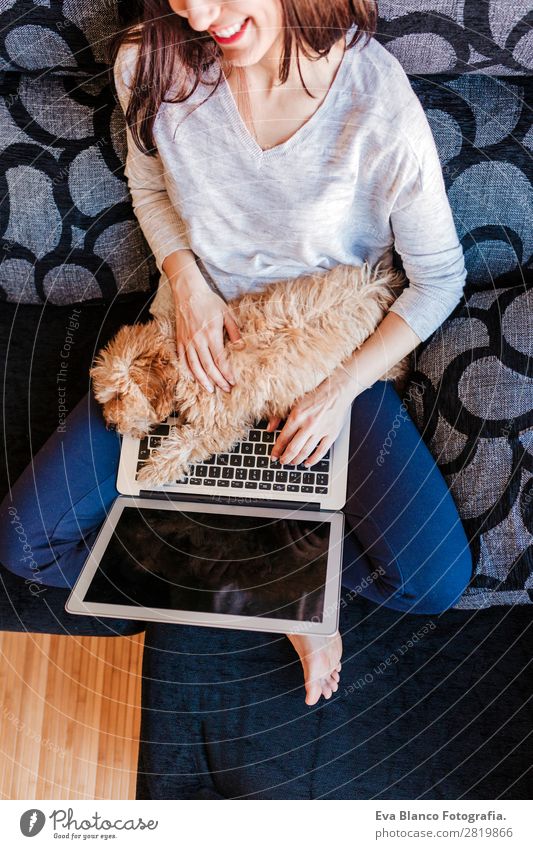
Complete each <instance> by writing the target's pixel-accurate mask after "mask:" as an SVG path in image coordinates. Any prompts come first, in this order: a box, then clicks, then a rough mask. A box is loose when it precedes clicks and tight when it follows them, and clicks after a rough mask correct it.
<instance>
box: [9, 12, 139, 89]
mask: <svg viewBox="0 0 533 849" xmlns="http://www.w3.org/2000/svg"><path fill="white" fill-rule="evenodd" d="M140 2H141V0H59V2H57V0H55V2H53V3H50V2H46V0H45V2H43V0H0V71H1V70H9V71H25V72H29V73H36V74H39V75H42V73H43V72H52V73H55V74H61V73H66V74H73V73H79V74H84V75H86V76H91V77H92V76H95V75H98V74H102V73H105V69H106V67H107V45H108V38H109V36H110V35H111V34H113V33H114V32H116V30H117V29H119V28H120V26H121V25H124V24H125V23H127V22H128V21H129V20H130V19H131V18H132V17H133V16H134V15H135V14H136V13H137V11H138V7H139V5H140Z"/></svg>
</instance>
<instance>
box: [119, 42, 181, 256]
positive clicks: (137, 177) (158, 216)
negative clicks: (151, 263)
mask: <svg viewBox="0 0 533 849" xmlns="http://www.w3.org/2000/svg"><path fill="white" fill-rule="evenodd" d="M137 51H138V45H136V44H124V45H122V47H121V48H120V49H119V51H118V54H117V58H116V60H115V65H114V68H113V74H114V79H115V87H116V90H117V95H118V98H119V101H120V105H121V107H122V110H123V112H124V114H125V113H126V109H127V107H128V102H129V99H130V97H131V84H132V80H133V74H134V70H135V62H136V58H137ZM126 141H127V155H126V167H125V171H124V173H125V175H126V178H127V180H128V186H129V189H130V193H131V198H132V203H133V211H134V212H135V216H136V218H137V220H138V222H139V224H140V226H141V230H142V232H143V234H144V236H145V238H146V241H147V242H148V244H149V246H150V249H151V251H152V253H153V255H154V259H155V262H156V265H157V268H158V270H159V271H160V272H161V271H163V263H164V261H165V259H166V258H167V257H168V256H170V254H173V253H174V252H176V251H184V252H187V254H189V253H190V250H189V243H188V240H187V234H186V227H185V224H184V222H183V221H182V219H181V218H180V216H179V215H178V213H177V212H176V209H175V207H174V206H173V205H172V203H171V202H170V198H169V196H168V193H167V187H166V183H165V174H164V167H163V163H162V161H161V157H160V156H159V154H158V153H156V155H155V156H148V155H147V154H145V153H142V151H140V150H139V148H138V147H137V145H136V144H135V142H134V140H133V136H132V134H131V131H130V129H129V127H128V126H126Z"/></svg>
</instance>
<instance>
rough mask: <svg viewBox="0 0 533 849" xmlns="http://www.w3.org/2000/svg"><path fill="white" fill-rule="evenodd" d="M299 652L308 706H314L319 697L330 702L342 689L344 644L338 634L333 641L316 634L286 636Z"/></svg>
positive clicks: (330, 638) (332, 638) (331, 638)
mask: <svg viewBox="0 0 533 849" xmlns="http://www.w3.org/2000/svg"><path fill="white" fill-rule="evenodd" d="M287 636H288V638H289V640H290V641H291V643H292V644H293V646H294V648H295V649H296V651H297V652H298V656H299V658H300V660H301V662H302V666H303V669H304V682H305V692H306V696H305V703H306V705H315V704H316V703H317V702H318V700H319V698H320V696H324V698H325V699H329V698H330V696H331V694H332V693H336V692H337V690H338V689H339V672H340V671H341V656H342V640H341V635H340V634H339V632H338V631H337V633H336V634H334V636H333V637H320V636H317V635H316V634H313V635H309V634H287Z"/></svg>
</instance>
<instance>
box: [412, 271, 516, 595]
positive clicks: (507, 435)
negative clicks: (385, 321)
mask: <svg viewBox="0 0 533 849" xmlns="http://www.w3.org/2000/svg"><path fill="white" fill-rule="evenodd" d="M532 362H533V274H531V272H529V274H528V276H527V278H526V279H525V280H524V282H523V283H522V285H511V286H505V285H503V286H494V288H492V289H487V290H485V291H479V292H473V293H472V294H471V295H470V296H469V297H468V298H467V299H466V302H465V303H462V304H459V306H458V307H457V309H456V310H455V311H454V313H453V315H452V316H451V317H450V318H449V319H447V321H445V322H444V324H443V325H442V327H441V328H439V330H438V331H437V332H436V333H435V334H433V336H432V337H431V338H430V339H428V340H427V342H425V343H423V344H422V345H421V346H420V348H419V349H418V350H417V353H416V365H415V368H414V371H413V373H412V375H411V381H410V384H409V387H408V391H407V398H408V400H407V408H408V410H409V412H410V414H411V415H412V417H413V419H414V420H415V422H416V424H417V426H418V428H419V430H420V431H421V433H422V436H423V439H424V441H425V442H426V444H427V445H428V447H429V449H430V451H431V453H432V454H433V456H434V458H435V460H436V461H437V464H438V465H439V468H440V470H441V471H442V473H443V475H444V477H445V478H446V481H447V483H448V486H449V487H450V491H451V492H452V495H453V497H454V500H455V503H456V504H457V507H458V510H459V513H460V516H461V519H462V522H463V525H464V527H465V530H466V533H467V536H468V539H469V541H470V546H471V550H472V556H473V560H474V576H473V579H472V582H471V585H470V587H469V588H468V590H467V591H466V593H465V594H464V595H463V596H462V598H461V600H460V601H459V603H458V605H457V607H461V608H475V607H488V606H490V605H494V604H531V603H533V368H532V365H531V364H532ZM415 390H416V391H415Z"/></svg>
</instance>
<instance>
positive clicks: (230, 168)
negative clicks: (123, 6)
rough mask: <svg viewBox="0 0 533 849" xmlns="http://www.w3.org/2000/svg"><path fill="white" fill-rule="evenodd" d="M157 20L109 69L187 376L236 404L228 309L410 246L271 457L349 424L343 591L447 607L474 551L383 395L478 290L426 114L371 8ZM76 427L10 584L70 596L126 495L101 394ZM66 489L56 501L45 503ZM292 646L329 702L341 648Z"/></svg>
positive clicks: (307, 642)
mask: <svg viewBox="0 0 533 849" xmlns="http://www.w3.org/2000/svg"><path fill="white" fill-rule="evenodd" d="M144 8H145V11H144V17H143V20H142V22H141V23H140V24H139V25H138V26H137V27H135V28H134V29H132V30H131V32H130V33H129V34H128V37H127V38H125V39H122V42H123V43H122V45H121V46H120V49H119V50H118V54H117V56H116V61H115V66H114V72H115V81H116V86H117V92H118V95H119V98H120V103H121V105H122V108H123V110H124V112H125V114H126V119H127V124H128V126H129V129H128V136H127V137H128V156H127V165H126V175H127V178H128V183H129V187H130V190H131V195H132V198H133V205H134V209H135V213H136V215H137V218H138V220H139V222H140V226H141V227H142V230H143V232H144V234H145V236H146V238H147V240H148V243H149V244H150V247H151V249H152V250H153V253H154V256H155V260H156V263H157V265H158V268H159V270H160V272H161V281H160V286H170V287H171V290H172V294H173V297H174V301H175V305H176V315H177V319H176V344H177V349H178V352H179V355H180V357H181V359H182V362H183V364H184V366H185V367H187V368H188V369H189V370H190V372H191V374H192V375H193V376H194V377H195V378H196V379H197V380H198V381H200V383H202V384H203V386H204V387H205V390H206V391H207V392H212V391H214V385H215V384H216V385H217V386H219V387H221V389H223V390H224V391H226V392H230V391H231V386H232V385H233V384H234V376H233V375H232V374H231V373H230V369H229V366H228V363H227V361H226V359H225V357H224V330H225V331H226V332H227V335H228V337H229V339H237V338H238V337H239V328H238V326H237V324H236V322H235V319H234V317H233V316H232V314H231V312H230V310H229V309H228V307H227V303H226V301H227V300H228V299H229V298H231V297H233V296H234V295H236V294H239V293H242V292H244V291H247V290H249V289H258V288H260V287H261V286H263V285H265V284H266V283H268V282H270V281H271V280H279V279H283V278H289V279H290V278H293V277H296V276H299V275H301V274H304V273H306V272H309V270H319V269H328V268H331V267H333V266H334V265H335V264H337V263H341V262H342V263H348V264H353V265H357V264H361V263H362V262H363V261H364V260H368V261H369V262H371V263H375V262H376V261H377V260H378V259H382V260H385V261H389V262H392V250H393V247H394V246H395V247H396V249H397V251H398V252H399V254H400V255H401V257H402V259H403V264H404V269H405V272H406V275H407V277H408V280H409V285H408V286H407V287H406V288H405V289H404V290H403V292H402V293H401V294H400V296H399V297H398V298H397V300H396V301H395V302H394V304H393V305H392V307H391V309H390V310H389V312H388V313H387V315H386V316H385V318H384V320H383V321H382V322H381V324H380V325H379V327H378V328H377V330H376V331H375V333H374V334H373V335H372V336H371V337H370V338H369V339H368V340H367V341H366V342H365V344H364V345H363V346H362V347H361V349H359V350H358V351H357V352H356V353H355V354H354V355H353V357H352V358H351V360H350V362H349V363H346V364H345V366H344V367H343V368H340V369H338V370H337V371H336V372H335V373H334V374H333V375H332V376H331V377H330V378H329V379H328V380H327V381H324V383H323V384H321V385H320V386H319V387H318V388H317V389H316V390H315V391H313V392H311V393H309V394H308V395H306V396H305V397H303V398H302V399H300V400H299V402H298V403H297V404H296V405H295V406H294V409H293V410H292V411H291V413H290V415H289V416H288V418H287V420H286V423H285V425H284V426H283V428H282V430H281V433H280V435H279V437H278V439H277V440H276V444H275V445H274V450H273V454H274V455H275V456H278V457H279V458H280V460H281V462H283V463H293V464H299V463H304V462H306V463H307V464H308V465H312V464H314V463H316V462H317V461H318V460H320V459H321V458H322V457H323V456H324V454H325V453H326V451H327V450H328V448H329V447H330V446H331V445H332V443H333V442H334V440H335V439H336V437H337V436H338V434H339V432H340V430H341V427H342V424H343V421H344V420H345V417H346V416H347V415H351V451H350V464H349V471H348V500H347V503H346V507H345V513H346V517H347V523H348V528H349V533H348V535H347V537H346V540H345V564H344V567H345V568H344V574H343V584H344V586H345V587H347V588H348V589H349V590H351V593H350V595H354V594H356V593H360V594H361V595H364V596H366V597H367V598H370V599H372V600H374V601H376V602H378V603H382V604H385V605H388V606H390V607H393V608H395V609H397V610H404V611H407V612H414V613H428V612H431V613H433V612H438V611H442V610H445V609H446V608H447V607H449V606H450V605H452V604H453V603H454V602H455V601H456V600H457V598H458V597H459V596H460V594H461V593H462V591H463V590H464V588H465V586H466V584H467V583H468V580H469V578H470V574H471V567H472V563H471V557H470V552H469V547H468V542H467V539H466V536H465V533H464V529H463V527H462V524H461V521H460V518H459V516H458V514H457V510H456V508H455V504H454V502H453V499H452V496H451V494H450V492H449V490H448V488H447V486H446V483H445V481H444V479H443V477H442V475H441V474H440V472H439V470H438V468H437V466H436V464H435V461H434V460H433V458H432V456H431V454H430V453H429V451H428V449H427V448H426V446H425V444H424V443H423V441H422V440H421V438H420V435H419V434H418V432H417V430H416V427H415V425H414V423H413V422H412V420H411V419H410V418H409V415H408V414H407V412H406V409H405V405H403V404H402V403H401V400H400V398H399V396H398V394H397V393H396V391H395V389H394V387H393V386H392V385H391V384H390V383H386V382H380V378H381V377H382V376H383V375H384V373H385V372H386V371H387V369H388V368H389V367H390V366H391V365H392V364H394V363H396V362H397V361H398V360H400V359H401V358H403V357H404V356H405V355H406V354H408V353H409V352H410V351H412V350H413V349H414V348H415V347H416V346H417V345H418V344H419V343H420V342H421V341H423V340H425V339H427V338H428V336H430V334H431V333H432V332H433V331H435V330H436V329H437V328H438V327H439V326H440V324H441V323H442V322H443V321H444V319H445V318H446V317H447V316H448V315H449V314H450V313H451V311H452V309H453V308H454V306H455V305H456V304H457V302H458V301H459V299H460V297H461V294H462V291H463V286H464V281H465V275H466V272H465V267H464V261H463V253H462V249H461V245H460V243H459V241H458V238H457V233H456V230H455V226H454V223H453V219H452V215H451V211H450V207H449V204H448V200H447V196H446V192H445V187H444V181H443V177H442V171H441V168H440V163H439V159H438V155H437V151H436V148H435V144H434V141H433V137H432V134H431V131H430V129H429V126H428V123H427V120H426V118H425V115H424V112H423V110H422V107H421V105H420V102H419V101H418V99H417V98H416V96H415V94H414V92H413V90H412V89H411V86H410V84H409V81H408V79H407V77H406V75H405V73H404V71H403V70H402V68H401V66H400V64H399V63H398V61H397V60H396V59H395V58H394V57H393V56H392V55H391V54H389V53H388V52H387V51H386V50H385V49H384V48H383V47H382V46H380V44H379V43H378V42H377V41H376V40H375V39H373V38H372V37H371V36H372V33H373V32H374V31H375V25H376V4H375V3H373V2H370V0H227V2H203V0H147V2H145V4H144ZM279 424H280V422H279V421H275V420H271V422H270V425H269V427H270V428H271V429H272V428H274V427H275V426H277V425H279ZM65 431H66V432H65V433H61V434H59V433H56V434H54V435H53V436H52V437H51V438H50V440H49V441H48V442H47V443H46V445H45V446H44V448H43V449H42V450H41V451H40V452H39V453H38V454H37V456H36V458H35V459H34V461H33V464H32V467H31V468H30V467H29V468H28V469H27V470H26V472H25V473H24V474H23V475H22V477H21V478H20V479H19V481H18V482H17V483H16V485H15V487H14V488H13V490H12V492H11V493H10V496H9V497H8V498H7V499H6V500H5V502H4V504H3V506H2V517H3V522H2V525H1V528H2V542H1V546H0V559H1V560H2V562H4V563H5V565H6V566H7V567H8V568H10V569H12V570H13V571H14V572H17V573H18V574H21V575H24V576H26V577H28V576H30V575H31V576H32V577H33V578H34V580H40V581H42V582H43V583H48V584H52V585H59V586H65V585H70V584H72V582H73V581H74V580H75V578H76V576H77V574H78V573H79V570H80V569H81V566H82V565H83V562H84V559H85V557H86V553H87V547H88V546H89V545H90V544H91V543H92V541H93V540H94V538H95V536H96V534H97V531H98V528H99V526H100V525H101V523H102V521H103V519H104V518H105V514H106V511H107V509H108V508H109V506H110V504H111V503H112V501H113V500H114V498H115V497H116V495H117V491H116V488H115V475H116V467H117V459H118V452H119V440H118V437H117V436H116V435H115V434H113V433H111V432H109V431H106V429H105V426H104V423H103V419H102V415H101V412H100V410H99V408H98V405H97V404H96V403H95V402H94V400H93V399H92V398H91V397H90V396H87V397H86V398H85V399H84V400H83V401H82V402H81V403H80V404H79V405H78V406H77V407H76V408H75V409H74V410H73V412H72V413H71V414H70V415H69V417H68V419H67V427H66V428H65ZM51 489H53V491H54V493H55V495H56V497H55V498H54V501H53V503H50V502H44V501H43V495H44V493H45V492H46V491H50V490H51ZM39 495H40V496H41V497H39ZM14 509H16V511H17V516H18V518H19V520H20V523H21V525H22V526H23V527H24V531H25V535H26V539H27V540H28V544H29V545H30V547H31V557H32V564H35V565H32V568H31V570H30V568H29V566H28V565H27V559H26V560H25V559H24V558H23V557H22V556H21V550H20V542H19V540H18V538H17V536H16V534H15V532H14V530H13V522H12V520H11V516H12V515H13V514H12V513H9V512H8V511H9V510H14ZM32 570H33V571H32ZM36 570H37V571H38V573H39V575H38V576H37V574H36ZM343 603H346V602H345V600H344V601H343ZM289 638H290V640H291V642H292V643H293V645H294V647H295V649H296V651H297V653H298V655H299V657H300V659H301V662H302V665H303V671H304V681H305V687H306V702H307V704H310V705H311V704H315V703H316V702H317V701H318V700H319V698H320V696H321V695H323V696H325V698H329V697H330V696H331V694H332V692H335V691H336V690H337V688H338V682H339V673H340V669H341V639H340V636H339V635H338V634H337V635H336V636H335V637H333V638H317V637H308V636H294V635H289Z"/></svg>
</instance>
